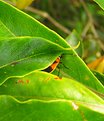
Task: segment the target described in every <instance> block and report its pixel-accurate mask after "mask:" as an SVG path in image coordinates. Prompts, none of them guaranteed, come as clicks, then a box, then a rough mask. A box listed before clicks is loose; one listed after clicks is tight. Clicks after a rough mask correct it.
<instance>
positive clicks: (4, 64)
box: [0, 37, 67, 82]
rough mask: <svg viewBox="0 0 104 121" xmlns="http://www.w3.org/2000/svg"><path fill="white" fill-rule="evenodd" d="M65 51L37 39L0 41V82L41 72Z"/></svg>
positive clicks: (53, 44) (48, 42) (44, 40)
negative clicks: (37, 71) (12, 77)
mask: <svg viewBox="0 0 104 121" xmlns="http://www.w3.org/2000/svg"><path fill="white" fill-rule="evenodd" d="M7 48H8V49H7ZM65 51H67V49H66V48H62V47H61V46H59V45H57V44H55V43H52V42H51V41H48V40H46V39H43V38H39V37H38V38H37V37H35V38H34V37H22V38H21V37H17V38H16V37H15V38H8V39H3V40H0V62H1V63H0V75H1V77H0V82H3V81H4V80H5V79H6V78H8V77H9V76H20V75H24V74H26V73H29V72H31V71H34V70H43V69H45V68H46V67H48V66H49V65H50V64H51V63H53V62H54V60H55V59H56V58H57V57H58V56H59V55H61V54H62V53H63V52H65Z"/></svg>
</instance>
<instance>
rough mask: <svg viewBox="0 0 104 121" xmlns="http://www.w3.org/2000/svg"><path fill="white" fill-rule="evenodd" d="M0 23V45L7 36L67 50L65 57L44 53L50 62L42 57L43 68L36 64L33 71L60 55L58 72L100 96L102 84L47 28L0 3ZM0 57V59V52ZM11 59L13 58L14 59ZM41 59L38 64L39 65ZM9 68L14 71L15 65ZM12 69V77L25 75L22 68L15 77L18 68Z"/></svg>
mask: <svg viewBox="0 0 104 121" xmlns="http://www.w3.org/2000/svg"><path fill="white" fill-rule="evenodd" d="M7 11H8V12H7ZM7 18H8V19H7ZM0 24H1V26H2V27H1V28H0V29H1V30H0V31H1V32H2V33H1V34H0V41H1V42H2V40H3V39H4V38H5V40H6V39H7V40H8V39H11V37H12V38H13V37H22V39H24V37H25V36H30V37H39V38H42V40H47V41H49V42H51V43H54V44H55V45H57V46H60V47H61V48H64V50H65V49H66V50H67V54H66V51H63V52H61V53H58V54H56V53H55V51H54V54H53V53H52V54H51V55H49V54H47V55H46V56H47V57H48V58H49V57H50V59H49V60H48V63H47V58H45V59H43V60H44V63H47V64H46V65H44V67H43V66H42V65H43V64H42V63H40V65H39V66H40V68H36V69H38V70H41V69H43V68H47V66H49V65H51V64H52V63H53V62H54V61H55V59H56V58H57V56H59V55H60V54H61V55H62V58H61V61H62V63H63V65H65V66H66V67H67V68H64V67H62V68H60V70H61V72H62V76H67V77H68V78H69V77H71V78H74V79H75V80H77V81H79V82H81V83H82V84H84V85H86V86H87V87H89V88H92V89H94V90H97V91H99V92H101V93H104V87H103V85H102V84H101V83H100V82H99V80H98V79H97V78H96V77H95V76H94V75H93V73H92V72H91V71H90V70H89V69H88V68H87V66H86V65H85V64H84V62H83V61H82V60H81V59H80V58H79V57H78V56H77V54H76V53H75V51H74V50H70V49H69V48H70V46H69V44H68V43H67V42H66V41H65V40H64V39H63V38H61V37H60V36H59V35H58V34H56V33H55V32H53V31H52V30H50V29H49V28H47V27H45V26H44V25H42V24H41V23H39V22H38V21H37V20H35V19H34V18H32V17H31V16H29V15H27V14H25V13H23V12H22V11H20V10H18V9H16V8H14V7H13V6H11V5H9V4H7V3H5V2H3V1H0ZM7 33H8V34H7ZM4 34H5V36H3V35H4ZM8 37H10V38H8ZM18 39H19V38H18ZM23 41H24V40H23ZM22 43H23V42H22ZM54 44H53V45H54ZM3 45H4V46H5V47H4V48H6V50H5V51H7V52H8V48H7V47H6V46H7V45H6V43H4V44H3ZM20 45H21V44H20ZM10 46H12V45H10ZM18 46H19V45H16V44H15V45H14V48H15V47H16V48H17V47H18ZM48 47H49V48H50V50H51V48H53V47H52V46H48ZM26 48H28V47H26ZM68 49H69V50H68ZM38 50H39V48H38ZM62 50H63V49H62ZM27 51H28V50H27V49H25V47H24V50H23V51H22V55H26V52H27ZM39 51H41V53H43V51H42V50H39ZM44 51H45V50H44ZM34 53H35V51H34ZM16 55H19V53H18V52H17V53H16ZM0 56H1V57H2V53H1V55H0ZM26 56H28V57H29V56H30V55H26ZM6 57H7V55H6V54H4V55H3V59H6ZM10 58H11V57H10ZM12 58H15V56H14V57H12ZM21 60H22V58H21ZM43 60H42V62H43ZM3 61H4V60H2V62H0V63H4V62H3ZM45 61H46V62H45ZM12 62H13V61H11V62H10V60H8V62H6V63H12ZM20 63H21V62H20ZM23 63H26V62H23ZM12 64H13V63H12ZM32 64H33V63H32ZM41 64H42V65H41ZM66 64H67V65H66ZM61 65H62V64H61ZM3 66H5V64H4V65H2V67H3ZM26 66H27V67H26ZM31 66H32V65H31ZM31 66H30V67H31ZM5 67H6V66H5ZM30 67H29V68H30ZM33 67H34V70H35V66H33ZM33 67H32V70H33ZM13 68H15V66H14V67H13ZM25 68H28V64H27V65H25ZM7 70H8V72H9V71H10V69H9V68H8V69H7ZM14 70H15V72H14ZM14 70H13V71H12V72H13V73H15V76H17V75H19V74H20V73H21V74H20V75H22V74H23V75H24V74H25V73H24V69H23V70H21V72H20V73H19V74H18V69H16V68H15V69H14ZM27 70H28V72H26V73H29V72H31V71H32V70H30V69H27ZM0 72H1V73H2V74H3V72H6V71H5V69H4V68H1V69H0ZM5 75H6V74H4V75H2V78H3V77H5ZM13 75H14V74H13ZM10 76H11V72H10V73H9V74H8V75H7V76H6V77H5V78H9V77H10ZM0 80H1V79H0ZM1 82H2V81H1Z"/></svg>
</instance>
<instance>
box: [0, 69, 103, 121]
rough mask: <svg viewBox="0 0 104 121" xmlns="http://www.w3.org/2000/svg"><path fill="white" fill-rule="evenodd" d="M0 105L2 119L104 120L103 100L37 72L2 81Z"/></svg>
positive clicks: (76, 85) (69, 82) (71, 82)
mask: <svg viewBox="0 0 104 121" xmlns="http://www.w3.org/2000/svg"><path fill="white" fill-rule="evenodd" d="M0 107H1V109H2V111H1V112H0V120H5V121H7V120H10V121H13V120H15V121H18V120H20V121H21V120H27V121H28V120H29V121H33V119H35V121H38V120H41V121H44V120H45V121H50V120H54V121H61V120H62V121H63V120H65V121H67V120H70V119H71V120H72V121H75V120H77V121H83V120H85V119H86V120H91V121H93V120H94V119H98V121H103V119H104V101H103V100H102V99H101V98H99V97H98V96H97V95H95V94H94V93H92V92H91V91H90V90H89V89H87V88H86V87H84V86H83V85H81V84H80V83H78V82H76V81H74V80H72V79H68V78H62V79H60V78H58V77H57V76H55V75H52V74H49V73H45V72H39V71H35V72H33V73H31V74H28V75H25V76H22V77H11V78H9V79H8V80H6V81H5V82H4V83H3V84H2V85H1V86H0ZM91 114H93V116H92V115H91ZM6 115H8V116H6ZM47 115H48V116H47Z"/></svg>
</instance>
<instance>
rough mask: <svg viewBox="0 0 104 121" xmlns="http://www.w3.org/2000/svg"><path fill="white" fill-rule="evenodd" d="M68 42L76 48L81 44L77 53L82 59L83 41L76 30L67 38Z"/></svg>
mask: <svg viewBox="0 0 104 121" xmlns="http://www.w3.org/2000/svg"><path fill="white" fill-rule="evenodd" d="M66 41H67V42H68V43H69V44H70V45H71V46H72V47H75V46H76V45H78V43H79V42H80V45H79V47H78V48H77V49H75V51H76V53H77V54H78V55H79V56H80V57H82V56H83V45H82V39H81V37H80V35H79V34H78V33H77V31H76V30H73V31H72V33H71V34H70V35H69V36H68V37H67V38H66Z"/></svg>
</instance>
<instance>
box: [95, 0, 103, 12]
mask: <svg viewBox="0 0 104 121" xmlns="http://www.w3.org/2000/svg"><path fill="white" fill-rule="evenodd" d="M94 1H95V2H96V3H97V4H98V5H99V6H100V7H101V8H102V9H103V10H104V0H94Z"/></svg>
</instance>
